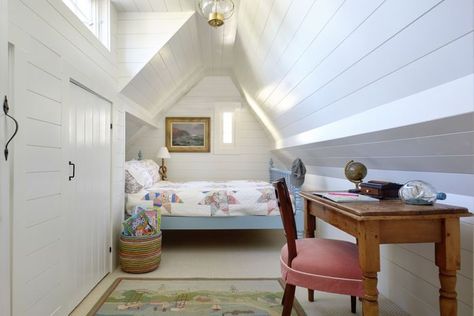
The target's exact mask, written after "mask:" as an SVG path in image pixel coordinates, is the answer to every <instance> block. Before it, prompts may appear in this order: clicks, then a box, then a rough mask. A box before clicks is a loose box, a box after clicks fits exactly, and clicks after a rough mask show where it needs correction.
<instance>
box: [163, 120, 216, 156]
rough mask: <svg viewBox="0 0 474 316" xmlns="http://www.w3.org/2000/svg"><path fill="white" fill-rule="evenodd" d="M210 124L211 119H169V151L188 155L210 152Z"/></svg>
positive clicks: (167, 121)
mask: <svg viewBox="0 0 474 316" xmlns="http://www.w3.org/2000/svg"><path fill="white" fill-rule="evenodd" d="M210 124H211V118H210V117H167V118H166V122H165V138H166V142H165V143H166V147H167V148H168V151H169V152H186V153H208V152H210V151H211V145H210V139H211V138H210V136H211V135H210V134H211V132H210Z"/></svg>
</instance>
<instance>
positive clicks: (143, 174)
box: [125, 160, 153, 188]
mask: <svg viewBox="0 0 474 316" xmlns="http://www.w3.org/2000/svg"><path fill="white" fill-rule="evenodd" d="M125 170H126V171H128V172H129V173H130V175H131V176H132V177H133V178H135V180H136V182H138V184H140V185H142V186H143V187H144V188H149V187H151V186H152V185H153V178H152V177H151V175H150V173H149V172H148V171H147V168H145V164H144V163H143V161H138V160H130V161H126V162H125Z"/></svg>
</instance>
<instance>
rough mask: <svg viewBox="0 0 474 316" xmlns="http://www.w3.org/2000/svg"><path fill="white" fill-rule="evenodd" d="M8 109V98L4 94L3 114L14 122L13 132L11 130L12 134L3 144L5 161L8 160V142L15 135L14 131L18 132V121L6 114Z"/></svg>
mask: <svg viewBox="0 0 474 316" xmlns="http://www.w3.org/2000/svg"><path fill="white" fill-rule="evenodd" d="M9 111H10V107H9V106H8V99H7V96H5V99H4V100H3V113H5V116H7V117H9V118H11V119H12V120H13V122H14V123H15V132H13V135H12V136H11V137H10V138H9V139H8V141H7V143H6V144H5V149H4V150H3V154H4V156H5V161H7V160H8V145H10V142H11V141H12V140H13V138H14V137H15V136H16V133H18V121H17V120H15V118H14V117H13V116H11V115H10V114H8V112H9Z"/></svg>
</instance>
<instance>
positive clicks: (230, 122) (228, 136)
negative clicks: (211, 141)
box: [222, 112, 234, 144]
mask: <svg viewBox="0 0 474 316" xmlns="http://www.w3.org/2000/svg"><path fill="white" fill-rule="evenodd" d="M233 142H234V113H233V112H224V113H222V143H224V144H232V143H233Z"/></svg>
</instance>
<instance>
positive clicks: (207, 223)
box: [161, 159, 303, 236]
mask: <svg viewBox="0 0 474 316" xmlns="http://www.w3.org/2000/svg"><path fill="white" fill-rule="evenodd" d="M269 175H270V177H269V180H270V182H273V181H275V180H277V179H280V178H285V180H286V183H287V185H288V189H289V190H290V192H291V193H292V194H293V196H294V207H295V221H296V226H297V232H298V235H299V236H302V235H303V201H302V198H301V196H300V195H299V192H300V190H301V188H299V187H295V186H293V185H292V184H291V181H290V175H291V171H289V170H280V169H277V168H274V166H273V161H272V160H271V159H270V163H269ZM161 229H162V230H168V229H169V230H172V229H176V230H184V229H186V230H193V229H196V230H213V229H215V230H217V229H219V230H223V229H283V226H282V222H281V218H280V216H225V217H218V216H216V217H207V216H206V217H199V216H189V217H188V216H163V217H162V218H161Z"/></svg>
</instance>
